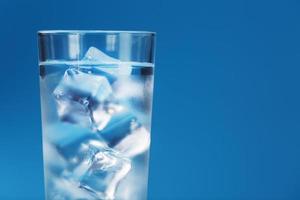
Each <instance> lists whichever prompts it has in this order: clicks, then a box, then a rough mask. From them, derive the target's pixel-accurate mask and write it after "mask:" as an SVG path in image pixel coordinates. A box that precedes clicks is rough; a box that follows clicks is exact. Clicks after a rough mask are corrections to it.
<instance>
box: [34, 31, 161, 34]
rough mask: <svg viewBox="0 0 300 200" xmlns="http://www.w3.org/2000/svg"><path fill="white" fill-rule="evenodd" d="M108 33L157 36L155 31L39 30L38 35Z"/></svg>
mask: <svg viewBox="0 0 300 200" xmlns="http://www.w3.org/2000/svg"><path fill="white" fill-rule="evenodd" d="M108 33H115V34H119V33H128V34H145V35H156V32H153V31H127V30H39V31H37V34H38V35H56V34H61V35H67V34H108Z"/></svg>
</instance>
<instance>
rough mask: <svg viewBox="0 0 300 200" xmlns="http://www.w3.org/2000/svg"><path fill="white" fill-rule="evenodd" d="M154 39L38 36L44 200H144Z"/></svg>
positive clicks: (113, 34)
mask: <svg viewBox="0 0 300 200" xmlns="http://www.w3.org/2000/svg"><path fill="white" fill-rule="evenodd" d="M154 41H155V33H153V32H146V31H101V30H86V31H84V30H49V31H39V32H38V43H39V68H40V74H39V77H40V94H41V111H42V129H43V159H44V177H45V193H46V194H45V196H46V199H47V200H79V199H81V200H82V199H84V200H89V199H109V200H111V199H121V200H143V199H147V179H148V160H149V147H150V132H151V110H152V95H153V76H154Z"/></svg>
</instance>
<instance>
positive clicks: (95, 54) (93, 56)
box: [83, 47, 120, 64]
mask: <svg viewBox="0 0 300 200" xmlns="http://www.w3.org/2000/svg"><path fill="white" fill-rule="evenodd" d="M83 60H87V61H96V62H97V63H98V64H117V63H119V62H120V60H118V59H116V58H113V57H110V56H108V55H106V54H105V53H103V52H102V51H100V50H99V49H97V48H95V47H90V48H89V49H88V51H87V52H86V54H85V56H84V58H83Z"/></svg>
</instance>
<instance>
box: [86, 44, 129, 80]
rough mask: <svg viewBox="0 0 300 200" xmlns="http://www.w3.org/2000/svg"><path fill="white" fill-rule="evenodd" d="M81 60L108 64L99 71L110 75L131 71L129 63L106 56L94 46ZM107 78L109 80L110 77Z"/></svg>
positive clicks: (125, 73) (126, 73)
mask: <svg viewBox="0 0 300 200" xmlns="http://www.w3.org/2000/svg"><path fill="white" fill-rule="evenodd" d="M82 60H83V61H86V62H87V64H88V63H95V64H100V65H106V66H108V69H105V68H103V69H101V71H102V72H106V73H108V74H111V75H129V74H131V71H132V67H131V64H130V63H128V62H122V61H121V60H118V59H116V58H113V57H111V56H108V55H107V54H105V53H103V52H102V51H100V50H99V49H97V48H95V47H90V48H89V49H88V51H87V52H86V54H85V56H84V57H83V59H82ZM101 71H100V72H101ZM98 72H99V71H98ZM108 79H109V80H110V78H108Z"/></svg>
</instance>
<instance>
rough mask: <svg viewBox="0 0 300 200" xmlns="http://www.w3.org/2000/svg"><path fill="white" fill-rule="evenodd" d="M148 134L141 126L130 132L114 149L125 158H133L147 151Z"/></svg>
mask: <svg viewBox="0 0 300 200" xmlns="http://www.w3.org/2000/svg"><path fill="white" fill-rule="evenodd" d="M149 146H150V133H149V132H148V130H146V128H145V127H143V126H141V127H138V128H136V129H134V130H132V131H131V133H130V134H129V135H127V136H126V137H125V138H124V139H123V140H121V141H120V142H119V143H118V144H117V145H116V146H115V147H114V149H116V150H117V151H119V152H122V154H123V155H124V156H126V157H134V156H136V155H139V154H141V153H143V152H145V151H147V150H148V149H149Z"/></svg>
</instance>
